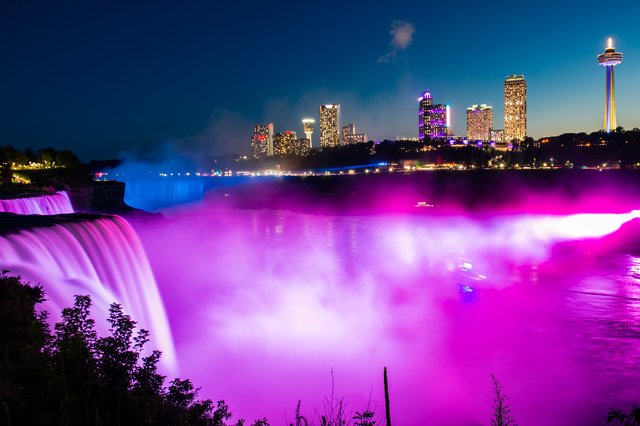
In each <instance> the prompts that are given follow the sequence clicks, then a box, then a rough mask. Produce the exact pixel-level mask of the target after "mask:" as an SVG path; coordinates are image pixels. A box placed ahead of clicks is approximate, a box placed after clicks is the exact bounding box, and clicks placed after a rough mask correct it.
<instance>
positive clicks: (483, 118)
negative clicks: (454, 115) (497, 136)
mask: <svg viewBox="0 0 640 426" xmlns="http://www.w3.org/2000/svg"><path fill="white" fill-rule="evenodd" d="M492 128H493V108H491V107H490V106H488V105H485V104H482V105H473V106H472V107H471V108H467V139H470V140H472V141H488V140H491V129H492Z"/></svg>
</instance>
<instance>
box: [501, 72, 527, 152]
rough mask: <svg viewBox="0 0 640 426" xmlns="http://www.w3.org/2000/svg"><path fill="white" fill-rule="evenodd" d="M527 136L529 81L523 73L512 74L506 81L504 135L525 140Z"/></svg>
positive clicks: (507, 138) (507, 139)
mask: <svg viewBox="0 0 640 426" xmlns="http://www.w3.org/2000/svg"><path fill="white" fill-rule="evenodd" d="M526 136H527V82H526V81H525V79H524V76H523V75H516V74H514V75H510V76H508V77H507V79H506V80H505V81H504V137H505V139H506V141H507V142H511V141H512V140H513V139H516V140H518V141H522V140H524V138H525V137H526Z"/></svg>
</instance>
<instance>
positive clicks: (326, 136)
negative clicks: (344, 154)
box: [320, 105, 340, 148]
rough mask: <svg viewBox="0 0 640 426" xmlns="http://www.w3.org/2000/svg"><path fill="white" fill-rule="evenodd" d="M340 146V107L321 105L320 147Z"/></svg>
mask: <svg viewBox="0 0 640 426" xmlns="http://www.w3.org/2000/svg"><path fill="white" fill-rule="evenodd" d="M338 145H340V105H320V147H321V148H328V147H332V146H338Z"/></svg>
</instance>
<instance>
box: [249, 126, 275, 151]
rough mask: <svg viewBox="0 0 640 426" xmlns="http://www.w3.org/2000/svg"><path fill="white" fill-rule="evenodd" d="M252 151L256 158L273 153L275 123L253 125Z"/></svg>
mask: <svg viewBox="0 0 640 426" xmlns="http://www.w3.org/2000/svg"><path fill="white" fill-rule="evenodd" d="M251 151H252V154H253V156H254V157H255V158H259V157H266V156H269V155H273V123H269V124H256V125H255V126H254V127H253V137H252V138H251Z"/></svg>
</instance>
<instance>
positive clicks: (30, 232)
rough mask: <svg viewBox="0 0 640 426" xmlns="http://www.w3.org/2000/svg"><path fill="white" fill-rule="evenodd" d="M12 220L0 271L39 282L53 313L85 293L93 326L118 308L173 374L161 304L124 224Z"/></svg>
mask: <svg viewBox="0 0 640 426" xmlns="http://www.w3.org/2000/svg"><path fill="white" fill-rule="evenodd" d="M1 216H2V215H0V218H1ZM7 216H8V215H7ZM12 219H13V220H12V221H11V222H15V225H14V226H13V227H8V230H7V231H5V232H4V235H0V267H1V268H3V269H8V270H9V271H10V272H11V273H14V274H20V275H21V276H22V277H23V278H24V279H25V280H28V281H30V282H32V283H41V284H42V285H43V287H44V289H45V291H46V293H47V297H48V299H49V301H48V303H49V306H48V308H47V309H48V310H49V311H50V313H52V314H56V313H57V312H60V310H61V309H62V308H64V307H67V306H70V305H71V304H72V303H73V296H74V295H77V294H88V295H90V296H91V298H92V300H93V302H94V305H95V308H96V309H95V315H96V317H97V318H98V321H97V324H104V321H102V319H104V318H106V313H107V310H108V306H109V304H110V303H113V302H118V303H121V304H122V306H123V308H124V310H125V312H127V313H128V314H130V315H131V317H132V318H133V319H134V320H136V321H137V322H138V325H139V327H140V328H145V329H148V330H149V331H150V332H151V338H152V343H153V346H155V347H157V348H158V349H160V350H161V351H162V352H163V357H162V362H163V367H164V368H165V369H167V370H169V371H172V372H175V369H176V359H175V354H174V347H173V340H172V337H171V332H170V328H169V322H168V320H167V317H166V314H165V310H164V306H163V303H162V299H161V297H160V293H159V292H158V288H157V285H156V281H155V278H154V276H153V273H152V271H151V268H150V266H149V262H148V260H147V256H146V254H145V252H144V249H143V247H142V245H141V243H140V240H139V239H138V236H137V234H136V232H135V231H134V230H133V228H132V227H131V226H130V225H129V223H128V222H127V221H126V220H124V219H123V218H121V217H118V216H90V215H73V216H52V217H49V218H46V219H45V218H38V217H35V216H24V217H20V218H16V217H15V216H14V217H13V218H12ZM7 222H9V221H7ZM7 222H5V224H6V223H7Z"/></svg>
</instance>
